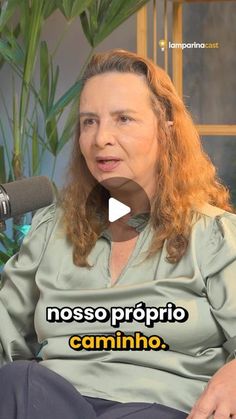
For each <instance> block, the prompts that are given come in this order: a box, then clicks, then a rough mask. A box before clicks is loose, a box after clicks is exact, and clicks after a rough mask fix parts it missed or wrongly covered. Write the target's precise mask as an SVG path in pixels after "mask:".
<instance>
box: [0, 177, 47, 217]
mask: <svg viewBox="0 0 236 419" xmlns="http://www.w3.org/2000/svg"><path fill="white" fill-rule="evenodd" d="M2 186H3V188H4V189H5V191H6V193H7V195H8V196H9V201H10V206H11V217H15V216H16V215H21V214H24V213H26V212H29V211H35V210H37V209H39V208H42V207H46V206H48V205H50V204H52V202H53V200H54V191H53V186H52V183H51V182H50V180H49V179H48V178H47V177H46V176H34V177H30V178H26V179H22V180H17V181H15V182H10V183H5V184H4V185H2Z"/></svg>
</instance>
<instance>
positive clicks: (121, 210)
mask: <svg viewBox="0 0 236 419" xmlns="http://www.w3.org/2000/svg"><path fill="white" fill-rule="evenodd" d="M130 211H131V208H130V207H128V205H125V204H123V203H122V202H120V201H118V200H117V199H115V198H109V201H108V219H109V221H110V222H111V223H113V222H114V221H116V220H118V219H119V218H121V217H123V216H124V215H126V214H129V212H130Z"/></svg>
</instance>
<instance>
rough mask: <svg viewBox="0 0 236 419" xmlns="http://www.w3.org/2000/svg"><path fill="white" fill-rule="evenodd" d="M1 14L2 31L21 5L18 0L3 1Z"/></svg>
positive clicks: (0, 29)
mask: <svg viewBox="0 0 236 419" xmlns="http://www.w3.org/2000/svg"><path fill="white" fill-rule="evenodd" d="M1 3H2V4H1V14H0V32H2V30H3V28H4V27H5V26H6V24H7V22H8V21H9V19H10V18H11V17H12V16H13V14H14V12H15V11H16V9H17V6H18V5H19V1H18V0H5V1H2V2H1Z"/></svg>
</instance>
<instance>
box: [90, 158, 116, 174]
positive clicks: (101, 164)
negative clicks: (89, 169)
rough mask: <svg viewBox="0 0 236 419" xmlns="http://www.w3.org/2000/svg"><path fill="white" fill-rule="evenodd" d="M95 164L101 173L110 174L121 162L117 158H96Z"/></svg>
mask: <svg viewBox="0 0 236 419" xmlns="http://www.w3.org/2000/svg"><path fill="white" fill-rule="evenodd" d="M96 162H97V167H98V168H99V169H100V170H102V171H103V172H110V171H112V170H114V169H116V168H117V167H118V166H119V164H120V162H121V160H119V159H117V158H112V157H111V158H104V159H103V158H97V159H96Z"/></svg>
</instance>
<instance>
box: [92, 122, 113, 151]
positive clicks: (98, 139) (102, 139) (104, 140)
mask: <svg viewBox="0 0 236 419" xmlns="http://www.w3.org/2000/svg"><path fill="white" fill-rule="evenodd" d="M94 142H95V145H96V146H97V147H100V148H103V147H105V146H106V145H113V144H115V133H114V129H112V127H111V126H110V124H108V123H102V122H101V123H99V125H98V127H97V131H96V134H95V137H94Z"/></svg>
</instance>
